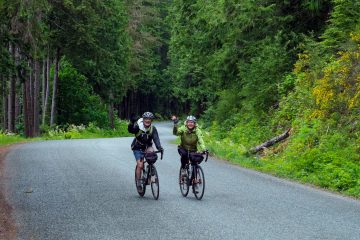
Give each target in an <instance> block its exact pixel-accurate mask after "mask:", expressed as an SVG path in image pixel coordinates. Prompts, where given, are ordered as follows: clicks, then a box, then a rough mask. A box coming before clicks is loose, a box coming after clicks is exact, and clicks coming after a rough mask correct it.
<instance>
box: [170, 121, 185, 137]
mask: <svg viewBox="0 0 360 240" xmlns="http://www.w3.org/2000/svg"><path fill="white" fill-rule="evenodd" d="M185 131H186V127H185V126H180V127H179V126H178V125H177V124H174V128H173V134H174V135H176V136H180V135H181V134H183V133H184V132H185Z"/></svg>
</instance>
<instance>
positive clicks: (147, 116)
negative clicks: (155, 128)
mask: <svg viewBox="0 0 360 240" xmlns="http://www.w3.org/2000/svg"><path fill="white" fill-rule="evenodd" d="M142 117H143V118H150V119H154V118H155V117H154V114H152V113H151V112H144V114H143V115H142Z"/></svg>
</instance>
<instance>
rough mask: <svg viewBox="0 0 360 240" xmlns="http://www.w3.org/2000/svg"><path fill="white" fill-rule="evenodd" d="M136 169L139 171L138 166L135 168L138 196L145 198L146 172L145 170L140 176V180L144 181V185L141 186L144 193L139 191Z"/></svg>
mask: <svg viewBox="0 0 360 240" xmlns="http://www.w3.org/2000/svg"><path fill="white" fill-rule="evenodd" d="M136 169H137V166H136V167H135V187H136V191H137V192H138V194H139V195H140V196H141V197H143V196H144V195H145V191H146V179H144V175H145V170H144V168H143V170H142V171H141V176H140V179H141V180H142V184H141V187H142V191H139V190H138V188H137V183H136V182H137V178H136Z"/></svg>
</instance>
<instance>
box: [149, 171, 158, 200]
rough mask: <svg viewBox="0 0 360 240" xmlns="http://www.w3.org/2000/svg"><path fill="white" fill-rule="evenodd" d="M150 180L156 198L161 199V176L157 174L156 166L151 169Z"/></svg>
mask: <svg viewBox="0 0 360 240" xmlns="http://www.w3.org/2000/svg"><path fill="white" fill-rule="evenodd" d="M149 177H150V182H151V191H152V194H153V196H154V199H155V200H158V199H159V194H160V185H159V176H158V174H157V171H156V168H155V166H151V171H150V176H149Z"/></svg>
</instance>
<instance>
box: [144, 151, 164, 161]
mask: <svg viewBox="0 0 360 240" xmlns="http://www.w3.org/2000/svg"><path fill="white" fill-rule="evenodd" d="M141 152H142V153H144V154H146V153H161V157H160V160H162V159H163V156H164V150H157V151H154V152H144V151H141Z"/></svg>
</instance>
